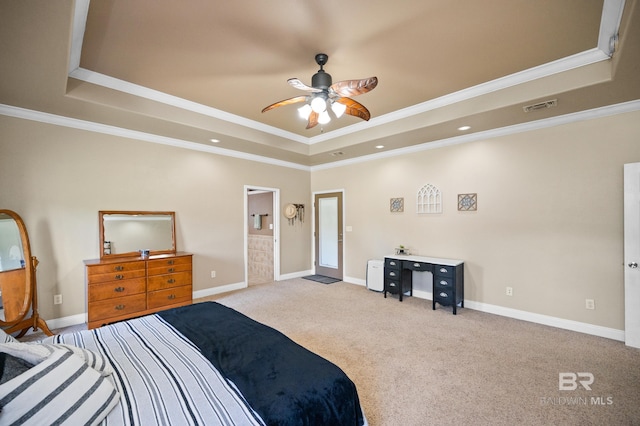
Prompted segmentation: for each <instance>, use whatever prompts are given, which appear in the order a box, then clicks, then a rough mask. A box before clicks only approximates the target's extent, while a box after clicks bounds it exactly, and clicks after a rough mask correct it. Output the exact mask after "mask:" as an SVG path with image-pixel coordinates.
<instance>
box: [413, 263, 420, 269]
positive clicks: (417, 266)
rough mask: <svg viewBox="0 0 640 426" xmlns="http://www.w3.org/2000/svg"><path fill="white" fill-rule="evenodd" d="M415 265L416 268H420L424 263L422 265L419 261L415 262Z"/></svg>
mask: <svg viewBox="0 0 640 426" xmlns="http://www.w3.org/2000/svg"><path fill="white" fill-rule="evenodd" d="M413 266H415V267H416V268H419V267H420V266H422V265H420V264H419V263H414V264H413Z"/></svg>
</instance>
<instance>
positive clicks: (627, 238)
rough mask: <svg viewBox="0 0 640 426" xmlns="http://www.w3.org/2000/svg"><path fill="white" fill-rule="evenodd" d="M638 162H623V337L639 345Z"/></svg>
mask: <svg viewBox="0 0 640 426" xmlns="http://www.w3.org/2000/svg"><path fill="white" fill-rule="evenodd" d="M639 217H640V163H629V164H625V165H624V265H623V267H624V307H625V309H624V315H625V324H624V340H625V344H626V345H627V346H630V347H634V348H640V268H638V267H637V266H636V267H635V268H632V264H633V263H636V264H637V263H640V220H639V219H638V218H639Z"/></svg>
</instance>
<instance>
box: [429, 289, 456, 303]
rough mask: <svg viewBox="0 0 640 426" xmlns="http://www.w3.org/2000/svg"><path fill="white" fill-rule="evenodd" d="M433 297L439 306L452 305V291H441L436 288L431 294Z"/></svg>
mask: <svg viewBox="0 0 640 426" xmlns="http://www.w3.org/2000/svg"><path fill="white" fill-rule="evenodd" d="M433 297H435V301H436V302H438V303H440V304H441V305H444V306H450V305H453V304H454V300H453V290H452V289H443V288H437V287H436V288H435V291H434V293H433Z"/></svg>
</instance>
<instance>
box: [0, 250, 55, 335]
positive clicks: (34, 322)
mask: <svg viewBox="0 0 640 426" xmlns="http://www.w3.org/2000/svg"><path fill="white" fill-rule="evenodd" d="M38 263H40V261H39V260H38V259H37V258H36V257H35V256H31V270H32V275H31V276H32V277H33V279H32V280H31V295H32V296H31V316H30V317H29V318H25V319H23V320H22V321H20V322H18V323H16V324H14V325H12V326H11V327H9V328H5V329H4V330H3V331H4V332H5V333H7V334H11V333H15V332H16V331H20V333H18V335H17V336H16V338H18V339H19V338H20V337H22V336H24V335H25V334H26V333H27V331H29V329H30V328H32V329H33V331H34V332H36V331H38V329H40V330H42V332H43V333H44V334H46V335H47V336H53V333H52V332H51V330H49V327H48V326H47V323H46V322H45V320H43V319H42V318H41V317H40V315H39V314H38V292H37V291H36V278H35V277H36V268H37V266H38Z"/></svg>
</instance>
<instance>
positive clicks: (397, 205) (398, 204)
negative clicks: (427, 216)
mask: <svg viewBox="0 0 640 426" xmlns="http://www.w3.org/2000/svg"><path fill="white" fill-rule="evenodd" d="M389 210H390V211H391V212H403V211H404V198H392V199H391V201H390V202H389Z"/></svg>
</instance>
